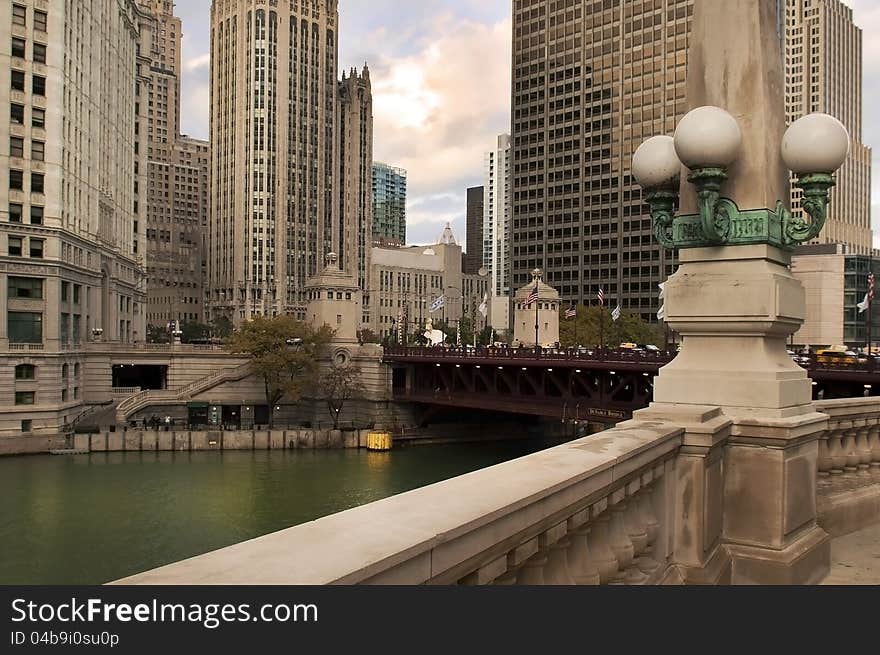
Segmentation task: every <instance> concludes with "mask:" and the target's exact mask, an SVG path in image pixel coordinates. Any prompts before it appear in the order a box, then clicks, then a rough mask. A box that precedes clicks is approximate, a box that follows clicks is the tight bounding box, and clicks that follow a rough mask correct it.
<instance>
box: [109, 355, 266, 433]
mask: <svg viewBox="0 0 880 655" xmlns="http://www.w3.org/2000/svg"><path fill="white" fill-rule="evenodd" d="M250 368H251V364H250V362H247V363H245V364H242V365H241V366H236V367H235V368H224V369H222V370H220V371H217V372H216V373H213V374H211V375H208V376H206V377H203V378H201V379H198V380H196V381H195V382H191V383H190V384H188V385H186V386H185V387H181V388H180V389H173V390H169V389H163V390H161V391H155V390H152V391H150V390H148V391H140V392H138V393H135V394H132V395H131V396H129V397H128V398H126V399H125V400H123V401H122V402H121V403H119V405H117V406H116V422H117V423H125V421H127V420H128V417H129V416H132V415H133V414H135V413H137V412H139V411H140V410H142V409H143V408H144V407H149V406H150V405H159V404H163V403H172V404H173V403H177V402H181V401H187V400H189V399H191V398H193V397H194V396H197V395H199V394H200V393H204V392H205V391H208V390H209V389H213V388H214V387H217V386H220V385H221V384H224V383H226V382H236V381H238V380H241V379H244V378H246V377H247V376H248V375H250Z"/></svg>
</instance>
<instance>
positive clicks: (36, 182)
mask: <svg viewBox="0 0 880 655" xmlns="http://www.w3.org/2000/svg"><path fill="white" fill-rule="evenodd" d="M45 179H46V178H45V176H44V175H43V174H42V173H31V187H30V191H31V193H45V188H46V187H45ZM9 188H10V189H13V190H15V191H24V171H20V170H18V169H15V168H10V169H9Z"/></svg>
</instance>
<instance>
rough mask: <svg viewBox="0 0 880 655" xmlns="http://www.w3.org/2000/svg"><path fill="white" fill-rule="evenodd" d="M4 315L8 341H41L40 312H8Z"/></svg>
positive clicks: (41, 315)
mask: <svg viewBox="0 0 880 655" xmlns="http://www.w3.org/2000/svg"><path fill="white" fill-rule="evenodd" d="M6 316H7V318H6V327H7V330H8V332H9V343H43V314H42V313H40V312H8V313H7V315H6Z"/></svg>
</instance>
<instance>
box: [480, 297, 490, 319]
mask: <svg viewBox="0 0 880 655" xmlns="http://www.w3.org/2000/svg"><path fill="white" fill-rule="evenodd" d="M488 303H489V294H488V293H486V294H483V302H482V303H481V304H480V307H479V310H480V314H482V315H483V318H486V315H487V314H488V313H489V305H488Z"/></svg>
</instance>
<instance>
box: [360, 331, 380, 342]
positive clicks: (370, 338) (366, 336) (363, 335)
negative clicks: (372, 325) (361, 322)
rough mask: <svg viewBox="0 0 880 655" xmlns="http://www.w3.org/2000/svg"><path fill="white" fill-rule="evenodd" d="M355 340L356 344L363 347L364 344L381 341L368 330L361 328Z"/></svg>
mask: <svg viewBox="0 0 880 655" xmlns="http://www.w3.org/2000/svg"><path fill="white" fill-rule="evenodd" d="M357 339H358V343H359V344H361V345H364V344H365V343H382V339H381V338H379V335H378V334H376V333H375V332H373V331H372V330H371V329H369V328H361V329H360V330H358V331H357Z"/></svg>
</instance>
